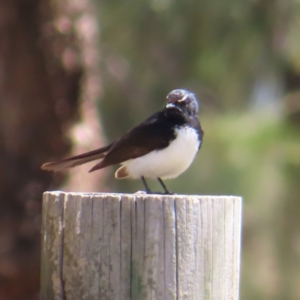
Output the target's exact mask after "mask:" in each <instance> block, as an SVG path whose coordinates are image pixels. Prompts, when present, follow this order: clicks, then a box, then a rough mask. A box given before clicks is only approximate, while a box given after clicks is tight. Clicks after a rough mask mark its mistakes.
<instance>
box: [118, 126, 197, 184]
mask: <svg viewBox="0 0 300 300" xmlns="http://www.w3.org/2000/svg"><path fill="white" fill-rule="evenodd" d="M176 134H177V136H176V138H175V140H173V141H172V142H171V143H170V145H169V146H168V147H166V148H164V149H162V150H156V151H153V152H150V153H148V154H146V155H144V156H141V157H138V158H135V159H130V160H128V161H125V162H124V163H122V165H124V166H126V169H127V172H128V174H129V177H131V178H140V177H141V176H144V177H146V178H157V177H160V178H162V179H167V178H174V177H177V176H178V175H179V174H181V173H182V172H184V171H185V170H186V169H187V168H188V167H189V166H190V164H191V163H192V161H193V159H194V157H195V155H196V154H197V152H198V149H199V144H200V141H199V140H198V136H197V133H196V131H195V130H194V129H192V128H190V127H181V128H180V129H176Z"/></svg>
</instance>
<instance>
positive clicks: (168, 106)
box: [166, 103, 176, 108]
mask: <svg viewBox="0 0 300 300" xmlns="http://www.w3.org/2000/svg"><path fill="white" fill-rule="evenodd" d="M171 107H175V108H176V106H175V105H174V103H168V104H167V105H166V108H171Z"/></svg>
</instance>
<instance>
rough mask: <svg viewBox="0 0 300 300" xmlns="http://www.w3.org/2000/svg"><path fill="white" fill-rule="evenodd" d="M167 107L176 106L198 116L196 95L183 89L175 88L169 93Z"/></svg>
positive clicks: (186, 112) (189, 114)
mask: <svg viewBox="0 0 300 300" xmlns="http://www.w3.org/2000/svg"><path fill="white" fill-rule="evenodd" d="M166 108H167V109H171V108H176V109H178V110H180V111H181V112H182V113H184V114H186V115H188V116H196V115H197V114H198V111H199V106H198V101H197V99H196V96H195V95H194V94H193V93H191V92H189V91H187V90H183V89H177V90H173V91H172V92H170V93H169V94H168V96H167V105H166Z"/></svg>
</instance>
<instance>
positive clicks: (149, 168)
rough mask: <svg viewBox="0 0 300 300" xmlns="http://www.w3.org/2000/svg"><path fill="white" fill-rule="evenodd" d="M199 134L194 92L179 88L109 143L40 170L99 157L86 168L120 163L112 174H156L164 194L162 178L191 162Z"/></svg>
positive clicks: (173, 176)
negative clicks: (141, 119) (147, 115)
mask: <svg viewBox="0 0 300 300" xmlns="http://www.w3.org/2000/svg"><path fill="white" fill-rule="evenodd" d="M202 138H203V130H202V129H201V126H200V123H199V120H198V102H197V99H196V97H195V95H194V94H193V93H191V92H189V91H186V90H183V89H177V90H173V91H172V92H171V93H169V95H168V96H167V105H166V106H165V107H164V108H163V109H162V110H160V111H159V112H157V113H155V114H153V115H152V116H150V117H149V118H148V119H146V120H145V121H144V122H142V123H141V124H139V125H137V126H136V127H134V128H133V129H132V130H130V131H129V132H127V133H126V134H125V135H123V136H122V137H121V138H119V139H118V140H116V141H115V142H112V143H111V144H109V145H107V146H105V147H102V148H99V149H96V150H94V151H90V152H87V153H83V154H80V155H76V156H73V157H70V158H66V159H63V160H60V161H56V162H48V163H45V164H43V165H42V169H43V170H48V171H60V170H62V169H66V168H72V167H75V166H79V165H82V164H84V163H87V162H90V161H93V160H98V159H101V160H100V162H98V163H97V164H96V165H95V166H94V167H93V168H92V169H91V170H90V171H89V172H93V171H95V170H98V169H102V168H105V167H107V166H110V165H114V164H121V167H120V168H119V169H118V170H117V171H116V173H115V177H116V178H118V179H122V178H141V179H142V181H143V183H144V185H145V189H146V192H147V193H151V191H150V189H149V187H148V185H147V183H146V180H145V178H157V179H158V181H159V183H160V184H161V186H162V187H163V189H164V191H165V193H166V194H170V192H169V190H168V189H167V187H166V186H165V184H164V183H163V181H162V179H168V178H175V177H177V176H178V175H179V174H181V173H182V172H184V171H185V170H186V169H187V168H188V167H189V166H190V164H191V163H192V161H193V159H194V158H195V156H196V154H197V152H198V150H199V149H200V146H201V142H202Z"/></svg>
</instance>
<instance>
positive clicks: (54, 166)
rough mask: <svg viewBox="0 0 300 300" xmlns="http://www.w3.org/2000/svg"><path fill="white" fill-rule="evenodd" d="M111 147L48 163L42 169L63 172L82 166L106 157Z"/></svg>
mask: <svg viewBox="0 0 300 300" xmlns="http://www.w3.org/2000/svg"><path fill="white" fill-rule="evenodd" d="M110 147H111V145H108V146H106V147H103V148H99V149H96V150H93V151H90V152H86V153H83V154H80V155H76V156H72V157H69V158H66V159H63V160H59V161H54V162H47V163H44V164H43V165H42V167H41V168H42V169H43V170H46V171H55V172H56V171H61V170H63V169H68V168H73V167H76V166H80V165H82V164H85V163H87V162H90V161H93V160H97V159H101V158H103V157H105V155H106V152H107V151H108V150H109V149H110Z"/></svg>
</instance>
